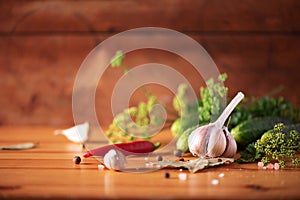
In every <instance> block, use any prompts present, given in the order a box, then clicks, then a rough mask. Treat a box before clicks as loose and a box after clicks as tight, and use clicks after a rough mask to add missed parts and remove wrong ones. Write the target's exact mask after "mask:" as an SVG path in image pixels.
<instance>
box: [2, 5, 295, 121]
mask: <svg viewBox="0 0 300 200" xmlns="http://www.w3.org/2000/svg"><path fill="white" fill-rule="evenodd" d="M299 21H300V1H298V0H274V1H272V2H270V1H268V0H243V1H240V0H227V1H222V0H199V1H194V0H186V1H180V0H174V1H168V0H161V1H155V0H149V1H138V0H112V1H110V0H101V1H96V0H95V1H94V0H88V1H85V0H77V1H75V0H74V1H65V0H55V1H33V0H30V1H23V0H15V1H6V0H0V74H1V78H0V84H1V89H0V105H1V107H2V109H0V124H1V125H55V126H56V125H72V124H73V117H72V89H73V83H74V80H75V78H76V73H77V70H78V69H79V67H80V65H81V63H82V62H83V60H84V58H85V57H86V56H87V55H88V53H89V52H90V51H91V50H92V49H93V48H94V47H96V46H97V45H98V44H99V43H100V42H102V41H104V40H105V39H106V38H108V37H109V36H112V35H114V34H116V33H119V32H121V31H124V30H128V29H132V28H138V27H145V26H155V27H164V28H170V29H174V30H177V31H180V32H182V33H185V34H187V35H189V36H191V37H192V38H194V39H195V40H197V41H198V42H199V43H200V44H201V45H202V46H203V47H204V48H205V49H206V50H207V51H208V53H209V54H210V55H211V57H212V58H213V60H214V61H215V62H216V64H217V66H218V68H219V70H220V71H221V72H226V73H227V74H228V76H229V78H228V80H227V82H226V86H228V87H229V95H230V96H231V97H232V96H233V95H234V94H235V93H236V92H237V91H238V90H242V91H244V92H245V93H246V95H249V96H250V95H254V96H262V95H264V94H266V93H268V92H270V91H272V90H273V89H274V88H276V87H278V86H279V85H283V86H284V90H283V91H282V92H281V93H280V94H279V95H282V96H284V98H286V99H288V100H290V101H291V102H292V103H294V104H295V105H298V106H300V100H299V74H300V68H299V58H300V37H299V36H300V35H299V31H300V23H299ZM161 57H162V56H161V55H160V54H158V53H157V52H151V51H150V52H148V53H147V55H144V54H141V53H136V54H135V57H134V58H129V59H128V60H126V65H127V66H134V65H136V64H137V63H139V64H140V63H147V62H153V60H155V61H161V59H160V58H161ZM161 62H167V64H168V65H170V66H172V67H174V68H176V69H178V70H179V71H180V72H182V73H183V74H185V75H186V76H187V77H189V75H190V74H191V71H190V70H191V69H190V68H187V67H185V66H187V63H186V62H185V61H184V60H180V59H179V60H178V59H173V60H169V61H161ZM121 75H122V72H121V71H120V70H115V69H114V70H111V69H109V70H107V71H106V72H105V76H104V77H103V80H102V83H103V84H104V85H105V86H102V87H99V88H98V89H97V94H96V101H97V103H96V106H97V107H96V110H97V115H98V117H99V121H100V122H101V123H103V124H107V123H109V122H110V121H111V113H110V110H108V109H107V108H109V107H110V95H111V90H112V88H113V86H114V83H115V81H116V80H118V78H119V77H120V76H121ZM190 78H191V80H190V81H191V83H192V84H193V86H194V88H195V90H198V88H199V87H200V86H201V85H203V81H202V80H201V78H200V79H199V78H197V77H190ZM139 100H140V98H138V97H137V98H135V99H133V102H132V103H133V104H134V103H136V102H137V101H139ZM165 101H166V103H170V101H171V97H168V98H167V99H166V100H165Z"/></svg>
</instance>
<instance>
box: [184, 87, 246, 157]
mask: <svg viewBox="0 0 300 200" xmlns="http://www.w3.org/2000/svg"><path fill="white" fill-rule="evenodd" d="M243 98H244V94H243V93H242V92H239V93H238V94H237V95H236V96H235V97H234V98H233V99H232V101H231V102H230V103H229V104H228V106H227V107H226V108H225V110H224V111H223V112H222V114H221V115H220V116H219V118H218V119H217V120H216V121H215V122H213V123H210V124H208V125H204V126H201V127H199V128H197V129H195V130H194V131H193V132H192V133H191V134H190V136H189V138H188V146H189V150H190V152H191V153H192V154H193V155H194V156H198V157H202V158H205V157H209V158H215V157H227V158H232V157H234V155H235V154H236V151H237V145H236V141H235V140H234V138H233V137H232V135H231V134H230V132H229V131H228V129H227V127H224V123H225V121H226V119H227V118H228V117H229V115H230V114H231V112H232V111H233V110H234V108H235V107H236V106H237V105H238V104H239V102H240V101H241V100H242V99H243Z"/></svg>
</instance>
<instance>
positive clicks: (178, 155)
mask: <svg viewBox="0 0 300 200" xmlns="http://www.w3.org/2000/svg"><path fill="white" fill-rule="evenodd" d="M174 156H176V157H181V156H182V151H181V150H179V149H176V150H174Z"/></svg>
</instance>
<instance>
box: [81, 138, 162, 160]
mask: <svg viewBox="0 0 300 200" xmlns="http://www.w3.org/2000/svg"><path fill="white" fill-rule="evenodd" d="M159 146H160V143H156V144H153V143H152V142H149V141H134V142H128V143H120V144H110V145H106V146H102V147H99V148H96V149H92V150H89V151H87V152H86V153H84V154H83V157H84V158H88V157H90V156H104V155H105V154H106V153H107V152H108V151H109V150H111V149H118V150H120V151H122V153H124V155H130V154H134V153H150V152H152V151H154V150H155V149H157V148H158V147H159Z"/></svg>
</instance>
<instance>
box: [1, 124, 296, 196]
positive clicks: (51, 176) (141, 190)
mask: <svg viewBox="0 0 300 200" xmlns="http://www.w3.org/2000/svg"><path fill="white" fill-rule="evenodd" d="M54 130H55V129H54V128H53V127H0V146H2V145H9V144H15V143H22V142H38V146H37V147H36V148H33V149H27V150H0V198H1V199H2V198H25V199H27V198H38V199H40V198H61V199H65V198H66V199H71V198H79V199H96V198H99V199H100V198H104V199H108V198H127V199H128V198H129V199H154V198H155V199H300V189H299V185H300V179H299V178H300V170H299V168H288V169H283V170H278V171H274V170H263V169H259V168H258V167H257V164H256V163H253V164H237V163H232V164H229V165H223V166H218V167H213V168H208V169H204V170H202V171H199V172H197V173H194V174H192V173H189V172H188V171H186V170H184V171H182V172H180V171H179V170H178V169H160V170H155V171H152V172H147V173H144V172H143V173H128V172H116V171H111V170H107V169H104V170H100V169H98V164H99V163H100V161H98V160H96V159H94V158H86V159H83V160H82V162H81V163H80V164H79V165H75V164H74V163H73V162H72V158H73V156H74V155H82V154H81V152H82V147H81V145H79V144H74V143H71V142H69V141H68V140H67V139H66V138H64V137H63V136H54V134H53V131H54ZM160 139H161V140H163V137H162V138H160ZM165 172H169V174H170V178H168V179H167V178H165V177H164V175H165ZM179 173H186V174H187V179H186V180H180V179H179V178H178V174H179ZM220 174H223V175H224V176H223V177H220ZM213 180H218V184H216V185H214V184H212V181H213Z"/></svg>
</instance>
